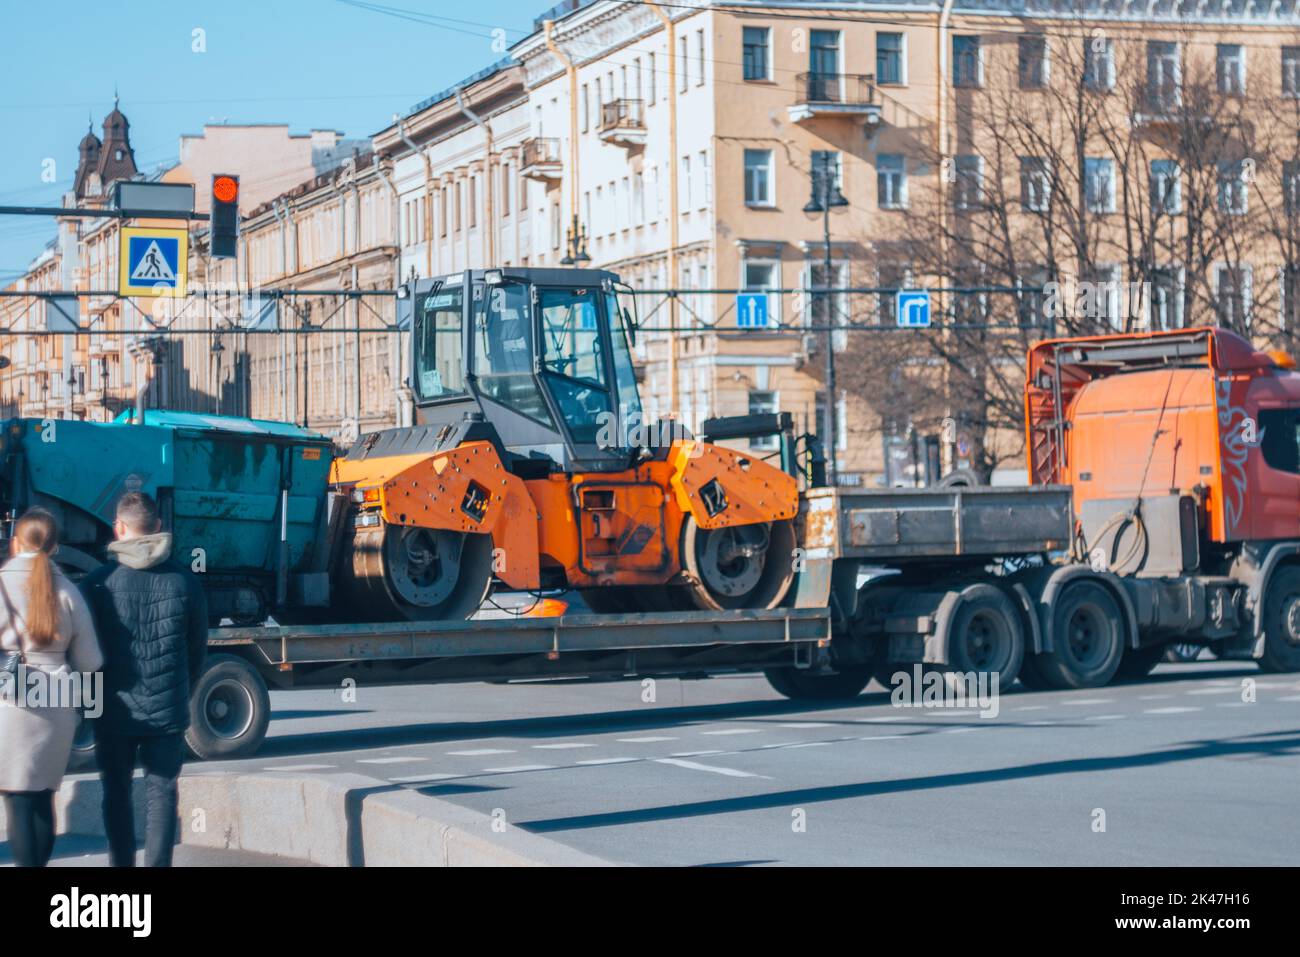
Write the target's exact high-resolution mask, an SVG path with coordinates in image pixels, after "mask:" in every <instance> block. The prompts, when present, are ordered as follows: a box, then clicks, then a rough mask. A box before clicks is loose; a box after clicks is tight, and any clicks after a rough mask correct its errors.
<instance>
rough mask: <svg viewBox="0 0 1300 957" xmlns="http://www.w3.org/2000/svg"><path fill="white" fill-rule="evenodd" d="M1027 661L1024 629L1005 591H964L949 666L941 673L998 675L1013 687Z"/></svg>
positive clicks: (982, 586)
mask: <svg viewBox="0 0 1300 957" xmlns="http://www.w3.org/2000/svg"><path fill="white" fill-rule="evenodd" d="M1024 658H1025V630H1024V628H1023V627H1021V624H1020V616H1019V615H1018V614H1017V613H1016V607H1015V605H1013V604H1012V603H1011V599H1010V598H1008V597H1007V594H1006V592H1004V591H1002V589H1000V588H997V587H995V586H993V585H989V584H985V583H980V584H976V585H969V586H967V587H966V588H964V589H962V592H961V595H960V597H959V604H958V605H957V611H956V613H955V614H954V615H953V618H952V623H951V624H950V625H949V627H948V665H947V666H946V667H944V668H943V669H942V670H944V671H959V672H964V673H971V672H974V673H976V674H979V673H986V674H990V675H993V674H995V675H997V676H998V686H999V687H1001V688H1010V687H1011V685H1012V683H1013V682H1014V681H1015V680H1016V675H1018V674H1019V673H1020V665H1021V662H1023V661H1024Z"/></svg>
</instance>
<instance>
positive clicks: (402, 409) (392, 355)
mask: <svg viewBox="0 0 1300 957" xmlns="http://www.w3.org/2000/svg"><path fill="white" fill-rule="evenodd" d="M374 165H375V172H376V173H377V174H378V176H379V178H380V179H381V180H383V183H384V185H385V186H387V187H388V192H389V193H390V194H391V195H392V197H393V229H392V238H393V248H394V250H396V252H395V253H394V255H393V288H394V289H396V288H397V287H398V286H400V285H401V284H402V248H401V233H400V230H399V228H398V227H399V224H400V216H401V211H402V207H401V194H399V193H398V192H397V186H396V184H394V183H393V178H392V176H390V175H389V173H388V170H386V169H385V168H384V166H383V164H382V163H380V161H379V157H378V156H376V157H375V162H374ZM394 313H396V309H394ZM393 321H394V323H396V321H397V316H396V315H394V316H393ZM403 354H404V352H403V349H402V334H401V333H400V332H398V333H396V334H394V335H391V336H389V346H388V367H389V368H390V369H392V370H393V371H394V372H395V373H396V374H395V375H394V376H393V383H394V385H393V416H394V419H395V424H396V425H397V426H398V427H401V426H405V425H410V423H411V422H412V420H413V419H414V416H413V415H412V411H413V410H412V406H411V402H412V396H411V393H410V390H409V389H407V388H406V387H405V386H404V385H403V382H405V379H406V377H405V376H404V375H403V371H402V356H403Z"/></svg>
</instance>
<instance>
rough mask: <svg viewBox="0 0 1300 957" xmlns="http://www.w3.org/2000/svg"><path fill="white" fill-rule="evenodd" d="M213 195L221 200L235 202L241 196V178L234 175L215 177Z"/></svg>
mask: <svg viewBox="0 0 1300 957" xmlns="http://www.w3.org/2000/svg"><path fill="white" fill-rule="evenodd" d="M212 195H213V196H214V197H216V199H217V200H219V201H220V202H223V203H233V202H234V201H235V199H236V197H238V196H239V180H237V179H235V177H233V176H216V177H213V180H212Z"/></svg>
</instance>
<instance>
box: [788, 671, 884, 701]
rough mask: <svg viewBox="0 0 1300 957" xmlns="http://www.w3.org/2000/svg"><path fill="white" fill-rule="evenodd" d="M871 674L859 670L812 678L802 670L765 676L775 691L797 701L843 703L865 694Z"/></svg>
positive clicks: (812, 676)
mask: <svg viewBox="0 0 1300 957" xmlns="http://www.w3.org/2000/svg"><path fill="white" fill-rule="evenodd" d="M871 670H872V669H871V668H870V666H859V667H854V668H843V669H841V670H840V671H838V672H837V673H835V674H833V675H812V674H809V673H808V672H807V671H801V670H800V669H798V668H769V669H768V670H767V671H765V672H763V674H764V675H765V676H766V678H767V681H768V683H769V684H770V685H771V686H772V687H773V688H775V689H776V690H777V691H778V692H780V693H781V694H783V695H785V696H786V697H787V698H791V699H793V700H795V701H842V700H848V699H851V698H856V697H857V696H858V695H860V694H862V689H863V688H865V687H866V686H867V682H869V681H870V680H871Z"/></svg>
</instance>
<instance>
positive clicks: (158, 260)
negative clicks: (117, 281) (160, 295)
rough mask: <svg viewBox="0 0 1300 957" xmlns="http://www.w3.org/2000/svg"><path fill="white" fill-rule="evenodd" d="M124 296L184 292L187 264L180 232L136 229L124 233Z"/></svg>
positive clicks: (126, 230)
mask: <svg viewBox="0 0 1300 957" xmlns="http://www.w3.org/2000/svg"><path fill="white" fill-rule="evenodd" d="M122 232H123V236H122V239H123V245H124V246H125V247H126V248H125V249H124V250H123V253H124V255H123V264H122V285H123V286H124V287H127V288H124V289H123V290H122V291H123V292H129V293H137V294H138V293H139V292H140V291H142V290H143V291H156V290H160V289H166V290H177V291H183V290H184V288H185V265H186V264H185V263H184V262H183V260H182V256H183V255H184V252H183V250H182V246H184V245H185V241H184V239H183V238H182V235H183V234H182V231H180V230H165V229H134V228H129V227H128V228H127V229H124V230H123V231H122Z"/></svg>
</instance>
